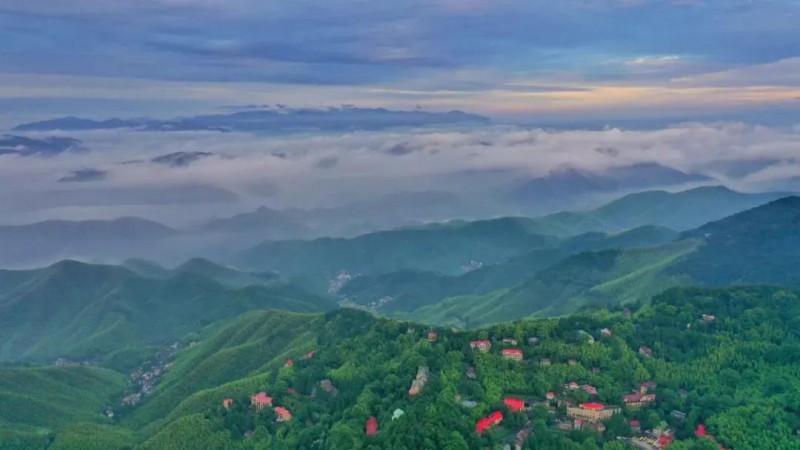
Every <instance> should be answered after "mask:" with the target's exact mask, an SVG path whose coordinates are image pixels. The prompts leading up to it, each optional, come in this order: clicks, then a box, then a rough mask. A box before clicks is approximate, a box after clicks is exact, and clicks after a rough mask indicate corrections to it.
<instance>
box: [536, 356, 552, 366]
mask: <svg viewBox="0 0 800 450" xmlns="http://www.w3.org/2000/svg"><path fill="white" fill-rule="evenodd" d="M551 364H553V362H552V361H550V358H542V359H540V360H539V365H540V366H549V365H551Z"/></svg>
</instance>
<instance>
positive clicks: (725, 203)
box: [586, 186, 786, 230]
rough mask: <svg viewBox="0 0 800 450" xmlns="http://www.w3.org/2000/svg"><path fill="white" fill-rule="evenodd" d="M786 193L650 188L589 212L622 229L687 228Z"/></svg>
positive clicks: (601, 220)
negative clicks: (655, 189)
mask: <svg viewBox="0 0 800 450" xmlns="http://www.w3.org/2000/svg"><path fill="white" fill-rule="evenodd" d="M785 196H786V194H785V193H780V192H769V193H763V194H745V193H741V192H736V191H732V190H730V189H728V188H726V187H723V186H714V187H700V188H695V189H689V190H686V191H681V192H676V193H670V192H665V191H647V192H640V193H636V194H630V195H626V196H624V197H622V198H620V199H618V200H615V201H612V202H610V203H608V204H606V205H604V206H601V207H599V208H597V209H594V210H591V211H588V212H586V215H587V216H589V217H591V218H593V219H595V220H597V221H600V222H602V223H606V224H608V226H613V227H617V228H619V229H627V228H633V227H637V226H642V225H662V226H665V227H669V228H672V229H675V230H687V229H691V228H695V227H699V226H700V225H703V224H705V223H708V222H711V221H714V220H718V219H722V218H723V217H726V216H729V215H731V214H734V213H737V212H740V211H744V210H746V209H750V208H754V207H756V206H758V205H761V204H764V203H767V202H770V201H773V200H776V199H778V198H781V197H785Z"/></svg>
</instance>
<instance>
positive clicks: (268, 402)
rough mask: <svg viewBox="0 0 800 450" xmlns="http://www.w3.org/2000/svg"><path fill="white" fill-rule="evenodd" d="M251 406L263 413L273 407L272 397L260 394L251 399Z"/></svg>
mask: <svg viewBox="0 0 800 450" xmlns="http://www.w3.org/2000/svg"><path fill="white" fill-rule="evenodd" d="M250 404H251V405H253V406H255V407H256V409H257V410H258V411H261V410H262V409H264V408H265V407H267V406H272V397H270V396H269V395H267V393H266V392H259V393H258V394H255V395H253V396H252V397H250Z"/></svg>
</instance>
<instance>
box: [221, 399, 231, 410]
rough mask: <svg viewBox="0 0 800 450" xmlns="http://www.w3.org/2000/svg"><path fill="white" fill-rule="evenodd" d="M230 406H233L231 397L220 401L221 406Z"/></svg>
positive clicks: (226, 407)
mask: <svg viewBox="0 0 800 450" xmlns="http://www.w3.org/2000/svg"><path fill="white" fill-rule="evenodd" d="M231 406H233V399H232V398H226V399H225V400H223V401H222V407H223V408H225V409H230V407H231Z"/></svg>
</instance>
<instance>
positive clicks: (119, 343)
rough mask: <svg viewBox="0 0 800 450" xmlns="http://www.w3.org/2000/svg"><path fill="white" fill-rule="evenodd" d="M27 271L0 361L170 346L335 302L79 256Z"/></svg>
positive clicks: (2, 321)
mask: <svg viewBox="0 0 800 450" xmlns="http://www.w3.org/2000/svg"><path fill="white" fill-rule="evenodd" d="M0 273H2V272H0ZM24 274H25V275H26V276H27V277H28V280H27V281H26V282H25V283H23V284H20V285H19V286H18V288H17V289H14V290H12V291H10V292H6V293H5V295H2V296H0V360H6V361H9V360H11V361H14V360H23V359H38V360H41V359H50V358H55V357H58V356H70V357H90V356H92V355H99V354H104V353H107V352H110V351H113V350H118V349H120V348H124V347H127V346H141V345H149V344H156V343H163V342H166V341H168V340H172V339H175V338H177V337H179V336H182V335H183V334H185V333H188V332H190V331H194V330H197V329H198V328H199V327H202V326H204V325H207V324H209V323H211V322H215V321H218V320H220V319H225V318H230V317H234V316H236V315H238V314H241V313H243V312H246V311H249V310H254V309H283V310H293V311H324V310H327V309H331V308H333V307H335V304H334V303H333V302H332V301H331V300H330V299H327V298H323V297H319V296H316V295H313V294H309V293H306V292H304V291H303V290H302V289H300V288H298V287H297V286H294V285H292V284H287V283H275V284H270V285H259V286H249V287H245V288H239V289H235V288H231V287H227V286H224V285H222V284H220V283H218V282H216V281H214V280H211V279H209V278H207V277H202V276H199V275H195V274H186V273H179V274H177V275H174V276H172V277H169V278H166V279H155V278H143V277H140V276H137V275H136V274H135V273H133V272H131V271H129V270H127V269H125V268H122V267H117V266H102V265H90V264H83V263H78V262H74V261H63V262H61V263H57V264H54V265H52V266H50V267H47V268H45V269H37V270H31V271H24ZM43 330H44V332H43Z"/></svg>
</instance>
